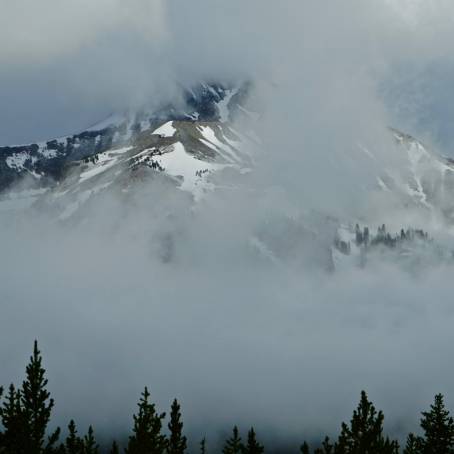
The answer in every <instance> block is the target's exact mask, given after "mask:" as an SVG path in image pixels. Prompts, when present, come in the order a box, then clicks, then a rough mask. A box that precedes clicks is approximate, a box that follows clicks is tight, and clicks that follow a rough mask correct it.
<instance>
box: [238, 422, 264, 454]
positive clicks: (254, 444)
mask: <svg viewBox="0 0 454 454" xmlns="http://www.w3.org/2000/svg"><path fill="white" fill-rule="evenodd" d="M264 451H265V448H264V447H263V446H262V445H261V444H260V443H259V442H258V441H257V439H256V435H255V431H254V428H253V427H251V430H250V431H249V432H248V434H247V444H246V446H243V453H244V454H262V453H263V452H264Z"/></svg>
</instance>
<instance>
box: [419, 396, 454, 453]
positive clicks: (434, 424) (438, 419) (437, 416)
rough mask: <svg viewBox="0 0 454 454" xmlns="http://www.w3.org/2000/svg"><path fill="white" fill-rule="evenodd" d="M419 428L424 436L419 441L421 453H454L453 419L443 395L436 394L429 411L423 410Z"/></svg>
mask: <svg viewBox="0 0 454 454" xmlns="http://www.w3.org/2000/svg"><path fill="white" fill-rule="evenodd" d="M422 416H423V417H422V419H421V428H422V429H423V431H424V437H423V438H422V439H421V441H420V443H421V446H422V453H423V454H451V453H454V421H453V419H452V417H451V416H449V411H448V410H446V408H445V405H444V402H443V396H442V395H441V394H437V395H436V396H435V399H434V403H433V405H431V406H430V411H428V412H423V413H422Z"/></svg>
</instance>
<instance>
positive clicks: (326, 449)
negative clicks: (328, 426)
mask: <svg viewBox="0 0 454 454" xmlns="http://www.w3.org/2000/svg"><path fill="white" fill-rule="evenodd" d="M333 452H334V445H332V444H331V442H330V439H329V437H325V439H324V440H323V443H322V447H321V448H317V449H316V450H315V454H331V453H333Z"/></svg>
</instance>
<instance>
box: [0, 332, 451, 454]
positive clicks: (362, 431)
mask: <svg viewBox="0 0 454 454" xmlns="http://www.w3.org/2000/svg"><path fill="white" fill-rule="evenodd" d="M45 372H46V371H45V369H44V368H43V365H42V356H41V353H40V351H39V349H38V344H37V342H36V341H35V343H34V348H33V354H32V356H31V357H30V361H29V363H28V365H27V367H26V377H25V380H24V381H23V382H22V385H21V386H20V387H16V386H14V385H13V384H11V385H10V386H9V388H8V390H7V391H6V392H5V390H4V388H2V387H0V423H1V427H0V454H101V449H100V446H99V445H98V443H97V442H96V438H95V432H94V430H93V428H92V427H91V426H90V427H89V428H88V431H87V433H86V434H85V435H82V436H81V435H79V433H78V431H77V427H76V424H75V422H74V421H73V420H71V421H70V422H69V425H68V428H67V429H68V430H67V435H66V436H65V437H62V433H61V430H60V429H59V428H57V429H56V430H55V431H53V432H49V423H50V421H51V415H52V410H53V408H54V400H53V399H52V398H51V397H50V393H49V391H48V390H47V383H48V381H47V379H46V377H45ZM165 418H166V415H165V413H160V412H158V410H157V409H156V406H155V404H154V403H153V402H152V401H151V399H150V392H149V391H148V389H147V388H146V387H145V389H144V391H143V393H142V394H141V396H140V400H139V402H138V404H137V410H136V413H135V414H134V415H133V421H132V430H131V434H130V435H129V437H128V440H127V442H126V443H125V446H124V447H123V448H120V446H119V444H118V443H117V442H116V441H112V444H111V446H110V448H109V449H108V450H106V451H104V452H106V453H109V454H119V453H120V452H123V453H124V454H185V453H187V452H188V446H187V438H186V436H185V435H184V433H183V432H184V431H183V421H182V415H181V409H180V404H179V403H178V401H177V400H176V399H175V400H174V401H173V403H172V405H171V409H170V417H169V421H168V423H167V429H168V430H167V431H165V430H164V426H165ZM383 422H384V415H383V412H382V411H377V410H376V409H375V407H374V405H373V404H372V402H370V401H369V399H368V397H367V394H366V392H364V391H362V392H361V398H360V402H359V404H358V406H357V408H356V409H355V410H354V411H353V416H352V418H351V420H350V422H349V423H345V422H344V423H342V425H341V430H340V434H339V435H338V437H337V439H335V440H333V441H332V440H331V439H330V438H329V437H326V438H325V439H324V440H323V442H322V443H321V444H320V446H316V447H310V446H309V444H308V443H307V442H303V444H302V445H301V447H300V454H399V453H401V452H402V453H403V454H454V421H453V418H452V417H451V416H450V414H449V411H448V410H447V409H446V407H445V404H444V400H443V396H442V395H441V394H437V395H436V396H435V399H434V403H433V404H432V405H431V406H430V408H429V409H428V411H426V412H423V413H422V416H421V421H420V426H421V435H414V434H409V435H408V437H407V440H406V444H405V446H403V447H402V448H401V447H400V446H399V443H398V442H397V440H392V439H390V438H389V437H388V436H386V435H385V434H384V428H383ZM219 450H220V451H221V452H222V454H263V453H264V452H265V447H264V445H263V444H262V443H261V442H260V441H259V440H258V437H257V434H256V432H255V430H254V428H253V427H251V428H250V429H249V431H248V432H247V436H246V437H245V439H244V440H243V439H242V437H241V435H240V431H239V429H238V427H237V426H235V427H233V430H232V433H231V436H230V437H229V438H228V439H227V440H225V442H224V445H223V447H222V449H219ZM219 450H217V451H219ZM199 452H200V454H209V453H210V451H209V450H208V449H207V442H206V439H205V438H203V439H202V440H201V441H200V443H199ZM212 452H213V453H214V452H216V451H215V450H213V451H212Z"/></svg>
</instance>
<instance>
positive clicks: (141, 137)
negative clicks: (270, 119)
mask: <svg viewBox="0 0 454 454" xmlns="http://www.w3.org/2000/svg"><path fill="white" fill-rule="evenodd" d="M247 91H248V86H247V85H246V86H244V85H243V86H240V87H236V88H233V87H222V86H220V85H207V84H200V85H199V86H198V87H196V88H194V89H191V90H188V91H186V92H185V100H184V102H183V103H182V104H179V105H166V106H162V107H160V108H159V109H155V110H153V111H150V110H147V109H142V110H140V111H138V112H133V113H127V114H121V115H111V116H110V117H108V118H107V119H105V120H104V121H102V122H100V123H98V124H96V125H93V126H91V127H90V128H88V129H87V130H86V131H83V132H81V133H79V134H76V135H73V136H68V137H63V138H60V139H54V140H51V141H48V142H43V143H37V144H32V145H25V146H15V147H3V148H0V189H3V192H2V193H1V194H0V214H1V213H6V212H10V211H11V210H28V208H29V207H32V206H34V207H45V208H46V210H45V211H46V213H49V215H50V216H51V218H53V219H55V220H59V221H62V222H67V221H71V220H72V219H73V218H74V217H76V216H79V215H80V214H81V213H83V212H84V211H83V210H84V208H86V207H90V206H91V205H93V203H92V202H94V201H95V200H97V196H100V195H102V194H105V193H110V191H113V192H116V193H117V194H120V195H121V194H127V193H128V192H129V191H130V189H131V188H132V187H133V185H134V184H135V183H136V182H141V181H144V180H147V179H159V180H160V181H165V182H166V184H168V185H170V186H169V187H172V188H178V189H180V190H181V191H183V192H184V193H185V194H187V195H188V197H190V198H191V199H192V200H193V201H198V200H200V199H201V198H203V197H204V195H205V194H206V193H207V192H209V191H212V190H214V189H220V188H219V187H218V186H217V178H216V173H218V172H221V171H228V172H231V171H233V172H237V174H238V175H244V174H246V173H248V172H250V171H251V170H252V171H253V169H254V166H255V159H254V156H252V155H251V154H250V153H251V148H254V147H249V146H248V145H249V142H250V141H252V142H256V139H251V137H255V135H254V133H253V131H251V132H250V134H245V133H244V132H243V133H240V132H239V131H238V130H236V129H235V126H234V124H235V123H233V122H232V120H233V119H234V117H235V116H236V115H249V114H248V111H247V109H246V108H245V107H244V101H245V100H246V98H247ZM390 135H391V137H392V138H393V139H394V142H395V145H396V146H395V150H393V152H395V153H397V155H398V158H399V159H397V160H396V162H398V165H388V163H387V162H386V160H383V159H382V157H380V156H379V154H378V153H379V150H374V149H373V147H369V148H367V149H366V148H365V147H361V146H360V145H358V146H357V147H356V148H354V149H353V152H352V155H351V156H348V157H347V158H349V159H354V160H355V162H357V164H358V168H359V169H363V168H364V169H366V168H367V169H368V171H367V179H366V180H367V181H368V189H370V188H372V189H373V191H375V192H376V193H377V194H379V195H381V196H383V197H385V198H386V197H388V196H389V197H390V199H392V200H393V201H394V202H396V201H397V204H396V205H395V206H397V211H398V212H402V213H403V210H406V209H408V208H411V209H413V210H417V211H418V212H420V213H422V217H424V216H428V215H430V216H432V215H434V216H441V217H442V218H443V219H444V221H446V222H447V224H450V225H452V224H454V197H453V196H454V163H453V162H452V161H450V160H449V159H445V158H443V157H442V156H439V155H438V154H436V153H435V152H433V151H431V150H430V149H428V148H427V147H425V146H424V145H423V144H422V143H420V142H418V141H417V140H416V139H414V138H412V137H410V136H408V135H406V134H403V133H401V132H399V131H397V130H394V129H391V130H390ZM246 150H247V151H246ZM334 155H335V153H334ZM362 180H364V179H362ZM381 215H384V218H383V219H380V222H388V220H387V219H386V213H384V214H383V213H381ZM314 216H315V217H316V218H317V217H318V218H317V219H316V220H314ZM356 222H358V221H357V220H352V219H335V218H333V217H331V216H330V213H317V214H316V215H315V214H314V213H310V214H308V215H307V216H306V215H304V216H300V217H298V218H296V219H290V218H288V219H287V218H277V219H272V220H264V222H263V223H262V224H261V225H260V226H258V228H257V230H256V231H255V232H254V233H253V234H252V236H251V238H250V239H249V244H250V247H251V250H252V251H253V254H255V255H256V256H257V257H258V258H260V260H265V261H268V262H269V261H271V262H272V263H274V264H284V263H289V262H291V263H295V264H299V266H300V265H303V264H304V263H306V264H307V263H308V262H310V263H317V266H318V267H319V268H323V269H327V270H332V269H336V268H339V267H344V268H345V267H351V266H362V264H363V263H364V248H363V249H361V247H358V246H357V245H356V243H355V241H356V240H355V231H354V228H353V227H352V225H354V224H355V223H356ZM321 224H323V225H324V226H325V228H324V231H323V232H321V230H320V228H319V226H320V225H321ZM346 226H348V227H346ZM371 227H373V225H371ZM402 227H405V228H406V227H408V226H402ZM414 227H418V228H419V227H423V228H425V227H426V226H424V225H422V226H420V225H417V226H414ZM399 228H400V225H399ZM405 246H406V247H407V246H408V244H407V243H406V245H405ZM405 250H406V249H405V248H404V251H405ZM412 250H413V251H415V250H416V249H415V248H412ZM368 253H369V255H370V250H369V252H368ZM436 254H438V252H437V253H436ZM404 255H405V254H404ZM448 256H449V254H448Z"/></svg>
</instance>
